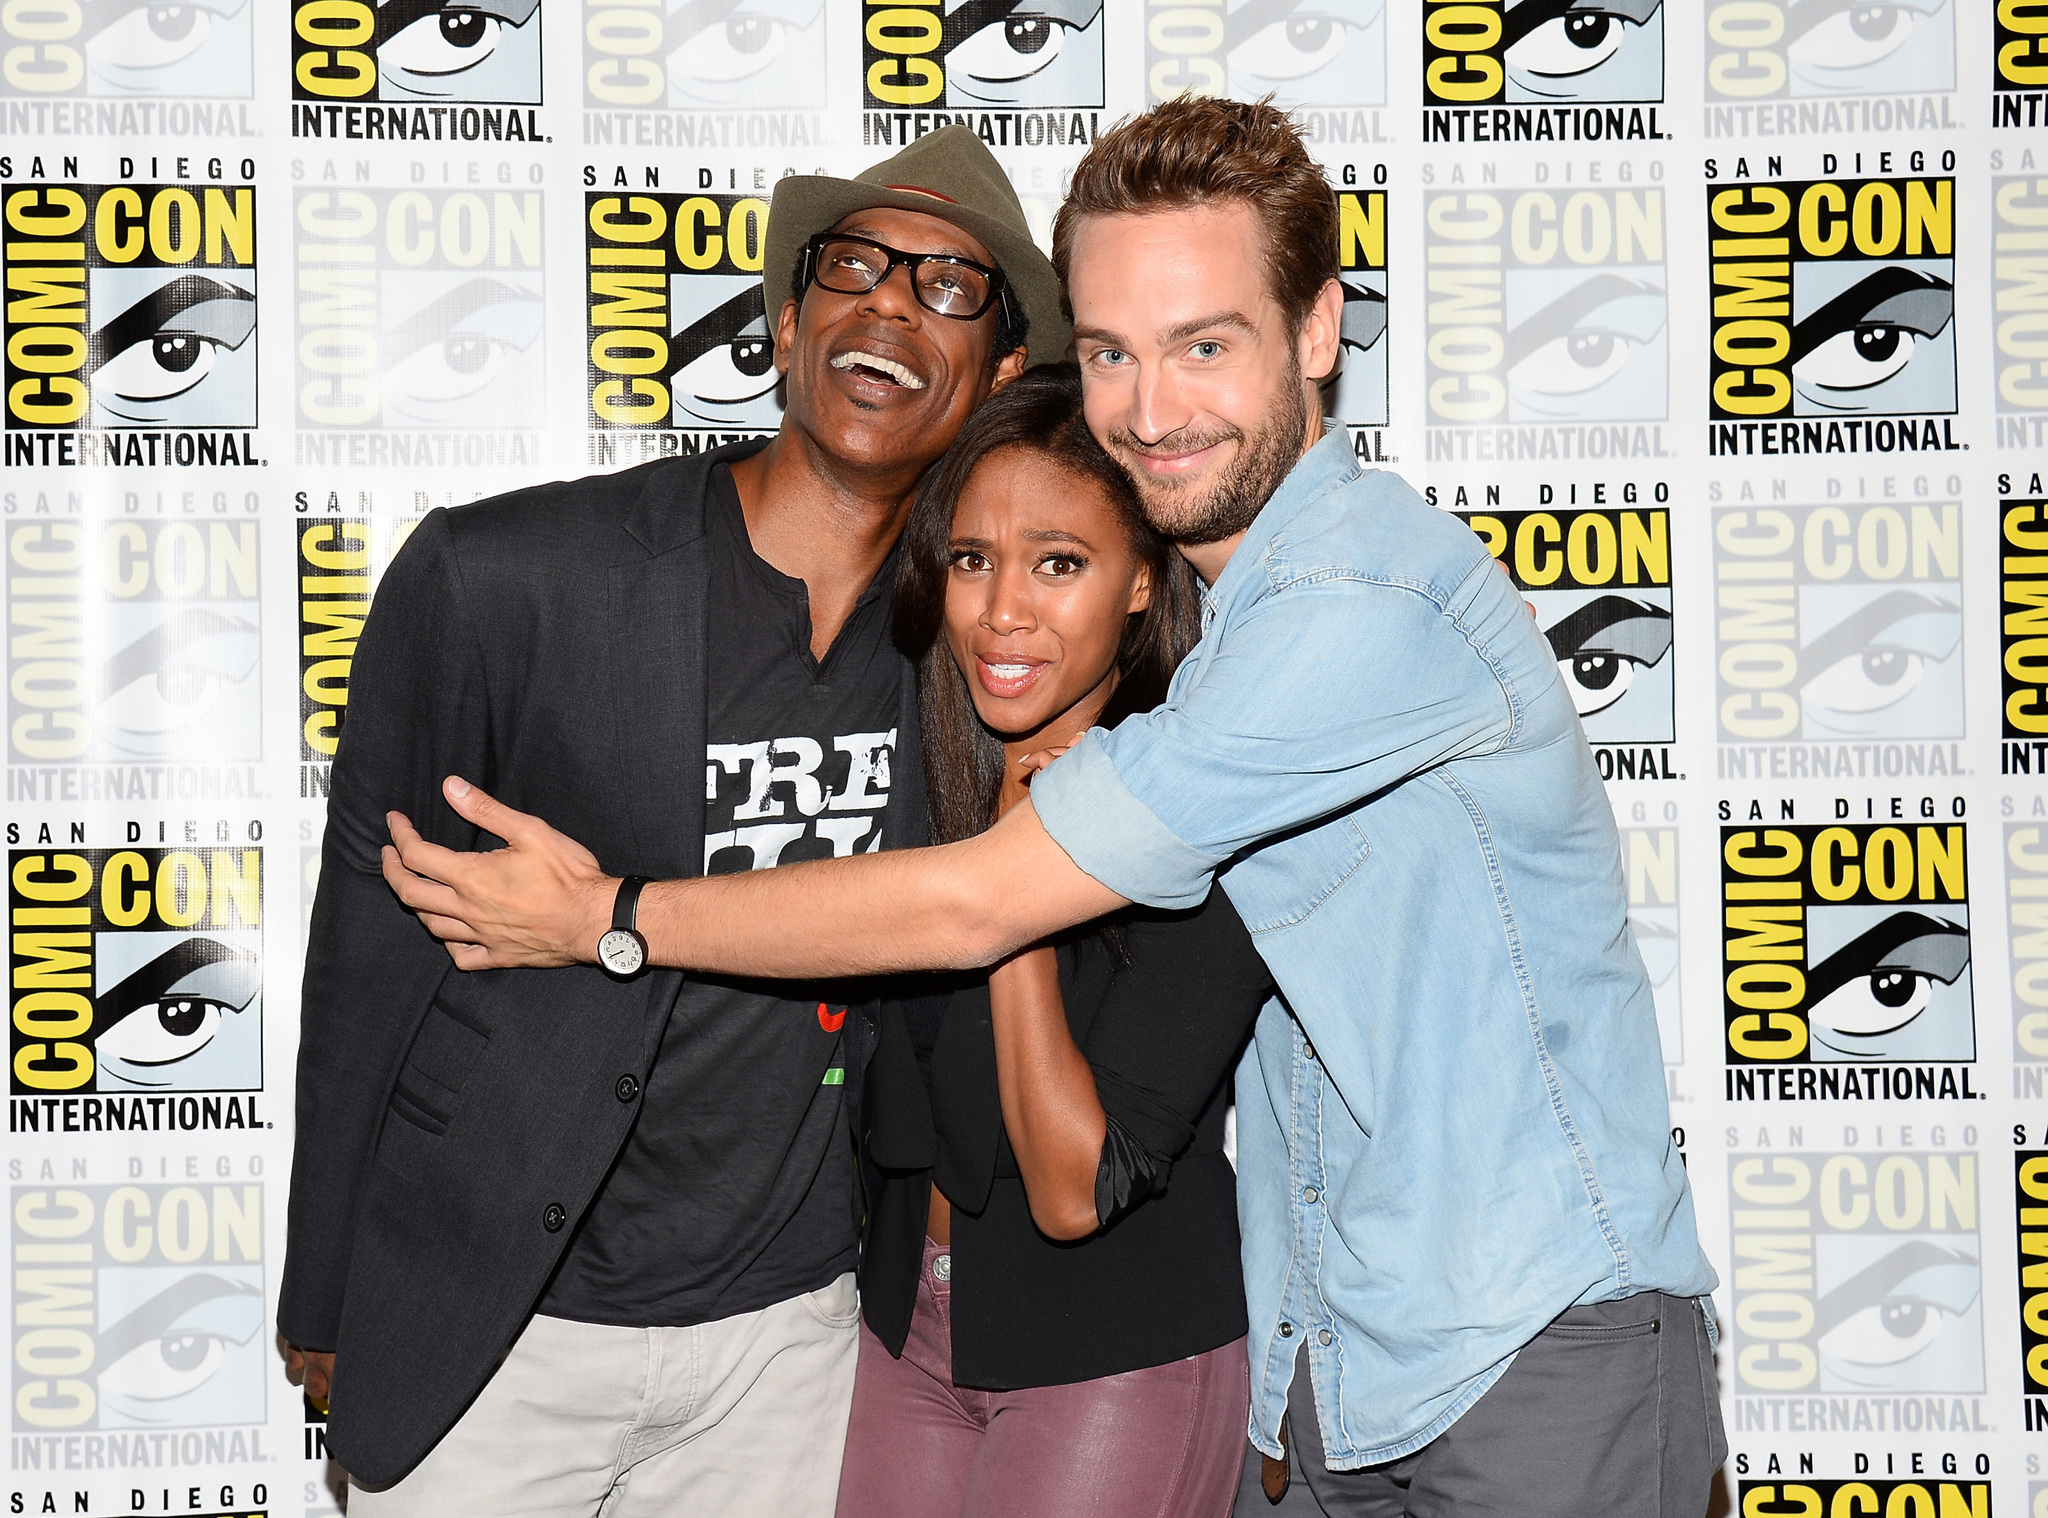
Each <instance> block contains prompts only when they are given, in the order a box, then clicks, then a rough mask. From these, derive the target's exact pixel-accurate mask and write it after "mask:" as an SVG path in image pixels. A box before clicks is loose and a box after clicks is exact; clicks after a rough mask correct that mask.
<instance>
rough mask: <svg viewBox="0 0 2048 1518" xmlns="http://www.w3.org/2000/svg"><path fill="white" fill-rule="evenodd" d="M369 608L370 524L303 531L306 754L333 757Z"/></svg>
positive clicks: (302, 742)
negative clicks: (352, 666) (349, 678)
mask: <svg viewBox="0 0 2048 1518" xmlns="http://www.w3.org/2000/svg"><path fill="white" fill-rule="evenodd" d="M369 614H370V524H369V523H368V522H367V521H362V520H355V521H340V520H334V519H331V518H330V519H326V520H322V521H318V522H312V523H309V524H307V525H305V526H303V527H301V528H300V529H299V757H300V758H301V759H308V760H326V759H332V758H333V757H334V751H335V749H336V747H337V746H339V744H340V742H341V724H342V722H343V720H344V719H346V717H347V716H348V675H349V669H350V667H351V665H353V663H354V662H355V653H356V640H357V639H358V638H360V637H361V636H362V632H363V621H364V619H365V618H366V617H368V616H369Z"/></svg>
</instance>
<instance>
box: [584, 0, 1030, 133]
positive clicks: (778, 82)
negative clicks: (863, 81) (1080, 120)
mask: <svg viewBox="0 0 2048 1518" xmlns="http://www.w3.org/2000/svg"><path fill="white" fill-rule="evenodd" d="M1043 50H1044V49H1043V47H1042V46H1041V48H1040V51H1043ZM824 98H825V0H657V3H655V4H651V5H633V6H613V7H608V8H605V9H601V10H593V11H591V12H590V13H589V16H588V19H587V20H586V21H585V23H584V28H583V99H584V103H585V104H586V105H591V106H638V107H641V108H648V107H656V108H659V107H666V108H669V109H672V110H735V109H745V110H788V109H792V108H798V107H807V108H815V107H816V106H817V105H818V104H819V102H821V101H822V100H823V99H824Z"/></svg>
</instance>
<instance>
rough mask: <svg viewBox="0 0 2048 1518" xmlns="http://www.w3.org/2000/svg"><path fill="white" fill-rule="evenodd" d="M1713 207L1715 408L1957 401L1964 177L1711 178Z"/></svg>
mask: <svg viewBox="0 0 2048 1518" xmlns="http://www.w3.org/2000/svg"><path fill="white" fill-rule="evenodd" d="M1707 207H1708V221H1709V226H1708V237H1709V239H1710V241H1711V250H1712V256H1713V262H1712V268H1713V304H1712V319H1711V320H1712V326H1711V333H1712V350H1713V351H1712V357H1711V361H1710V364H1711V367H1710V374H1711V379H1712V397H1711V414H1712V415H1713V416H1714V417H1716V418H1765V417H1865V416H1878V415H1898V414H1901V413H1916V412H1917V413H1928V412H1932V413H1936V414H1947V413H1953V412H1954V411H1955V409H1956V342H1955V325H1954V320H1953V318H1954V316H1955V259H1954V257H1953V256H1952V255H1953V254H1954V252H1955V181H1954V180H1953V179H1845V180H1815V181H1800V182H1786V183H1774V184H1745V185H1739V186H1735V187H1732V188H1720V187H1714V186H1710V187H1709V188H1708V190H1707ZM1930 430H1932V428H1931V427H1930ZM1817 431H1818V429H1816V432H1817ZM1937 446H1939V444H1937ZM1787 451H1794V450H1787ZM1807 451H1809V452H1819V451H1821V450H1820V448H1819V447H1815V448H1811V449H1808V450H1807Z"/></svg>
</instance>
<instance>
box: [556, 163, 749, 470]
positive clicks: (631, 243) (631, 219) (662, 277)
mask: <svg viewBox="0 0 2048 1518" xmlns="http://www.w3.org/2000/svg"><path fill="white" fill-rule="evenodd" d="M584 202H585V211H586V223H587V226H588V229H589V236H588V240H587V249H586V251H587V256H588V259H589V263H590V306H589V332H590V368H589V385H590V389H589V394H590V416H591V421H592V424H593V425H595V426H599V427H672V428H685V429H689V428H726V429H730V428H742V429H752V430H755V431H765V430H768V429H771V428H773V427H775V426H777V425H778V424H779V423H780V421H781V419H782V407H781V405H780V403H779V401H778V399H777V394H776V391H777V387H778V386H779V385H780V383H781V379H782V376H781V375H780V373H779V372H778V371H777V370H776V368H775V336H774V333H773V332H772V331H771V330H770V328H769V324H768V315H767V311H766V309H765V306H764V303H763V297H762V291H761V262H762V258H763V250H764V248H765V245H766V244H765V239H766V238H767V235H768V202H767V201H765V200H763V199H761V198H760V197H758V196H744V195H680V194H656V195H600V194H588V195H586V196H585V197H584ZM778 314H779V309H778Z"/></svg>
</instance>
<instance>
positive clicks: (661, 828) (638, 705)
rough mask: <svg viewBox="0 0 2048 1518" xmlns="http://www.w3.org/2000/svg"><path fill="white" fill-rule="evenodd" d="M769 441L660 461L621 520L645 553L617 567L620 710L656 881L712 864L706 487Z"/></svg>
mask: <svg viewBox="0 0 2048 1518" xmlns="http://www.w3.org/2000/svg"><path fill="white" fill-rule="evenodd" d="M764 446H766V440H765V439H763V440H760V441H755V442H749V443H743V444H740V445H738V446H735V447H728V448H721V449H718V450H716V451H714V452H712V453H707V454H700V455H698V456H697V457H696V458H693V459H682V460H678V461H677V462H676V463H674V464H672V465H669V466H667V467H665V468H662V469H658V470H655V471H652V473H651V474H650V475H649V477H648V480H647V483H646V484H645V485H644V486H643V487H642V489H641V492H640V495H639V496H638V498H637V499H636V500H635V501H634V502H633V505H632V506H631V508H630V509H629V510H628V511H627V513H626V516H625V520H624V522H623V524H622V525H623V526H624V527H625V530H626V533H627V535H628V536H629V537H631V538H632V540H633V541H634V542H635V543H636V544H638V545H639V547H640V548H641V549H642V550H643V551H644V552H643V553H640V554H634V555H633V556H631V557H629V558H627V559H626V560H625V561H624V562H622V563H619V564H615V565H613V566H612V570H611V585H610V597H611V639H612V642H611V646H612V648H613V650H615V653H614V657H613V659H612V661H611V687H612V689H611V701H612V719H613V722H614V724H615V727H616V731H617V734H618V762H619V789H620V792H621V793H622V794H623V795H624V796H625V798H626V808H627V818H628V821H629V822H630V824H631V828H632V839H633V857H632V859H631V860H629V861H621V862H620V864H619V866H618V868H621V869H631V870H633V871H634V872H635V873H637V874H642V875H647V876H650V877H652V878H654V879H657V880H674V879H680V878H683V877H686V876H693V875H701V874H703V873H704V742H705V727H706V723H707V721H708V712H707V702H706V680H707V678H708V646H709V642H710V633H711V620H710V618H711V607H710V604H709V603H710V599H711V596H710V589H711V562H710V548H709V543H708V541H707V539H706V537H705V531H704V515H705V497H706V495H707V493H708V489H707V487H708V485H709V482H710V478H711V472H712V470H713V468H714V467H715V466H716V465H718V464H719V463H730V462H731V461H732V460H734V459H738V458H744V457H746V456H747V455H748V454H750V453H753V452H756V451H757V450H758V449H760V448H762V447H764Z"/></svg>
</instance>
